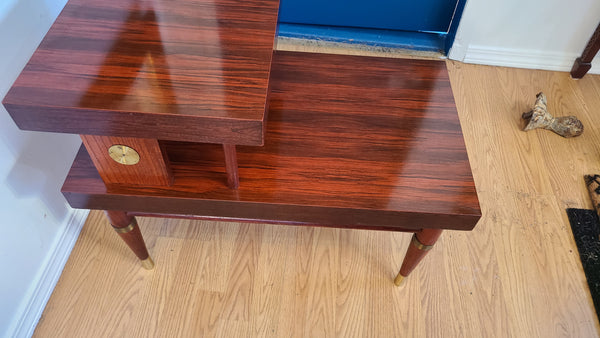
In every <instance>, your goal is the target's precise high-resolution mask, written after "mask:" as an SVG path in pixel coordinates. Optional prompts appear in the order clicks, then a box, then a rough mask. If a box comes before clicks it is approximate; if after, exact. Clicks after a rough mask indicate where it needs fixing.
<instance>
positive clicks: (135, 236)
mask: <svg viewBox="0 0 600 338" xmlns="http://www.w3.org/2000/svg"><path fill="white" fill-rule="evenodd" d="M104 212H105V213H106V217H107V218H108V221H109V222H110V224H111V225H112V227H113V229H115V231H116V232H117V233H118V234H119V236H120V237H121V239H123V241H125V243H126V244H127V246H129V248H130V249H131V250H132V251H133V253H135V255H136V256H137V257H138V258H139V259H140V260H141V261H142V266H143V267H144V268H145V269H147V270H152V269H153V268H154V261H152V258H151V257H150V254H149V253H148V249H147V248H146V243H144V238H143V237H142V233H141V232H140V228H139V226H138V224H137V220H136V219H135V217H133V216H130V215H127V213H126V212H124V211H115V210H106V211H104Z"/></svg>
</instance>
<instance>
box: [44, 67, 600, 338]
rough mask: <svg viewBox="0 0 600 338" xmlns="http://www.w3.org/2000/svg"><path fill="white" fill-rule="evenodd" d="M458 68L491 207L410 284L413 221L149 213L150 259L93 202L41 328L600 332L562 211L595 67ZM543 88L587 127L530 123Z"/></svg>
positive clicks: (73, 333) (581, 144)
mask: <svg viewBox="0 0 600 338" xmlns="http://www.w3.org/2000/svg"><path fill="white" fill-rule="evenodd" d="M448 67H449V71H450V78H451V80H452V87H453V90H454V95H455V97H456V104H457V106H458V111H459V114H460V119H461V123H462V127H463V131H464V135H465V140H466V145H467V149H468V152H469V156H470V160H471V165H472V168H473V175H474V177H475V182H476V185H477V188H478V192H479V198H480V202H481V207H482V211H483V215H484V216H483V218H482V219H481V221H480V223H479V225H478V226H477V227H476V228H475V230H474V231H472V232H445V233H444V234H443V235H442V238H441V239H440V241H439V242H438V244H437V246H436V247H435V248H434V250H432V252H431V253H430V255H429V257H427V258H426V259H425V261H424V262H423V263H422V264H421V265H420V266H419V267H418V268H417V269H416V270H415V271H414V272H413V274H412V275H411V276H410V278H409V279H408V280H407V282H406V284H405V285H404V286H403V287H401V288H396V287H395V286H394V285H393V283H392V279H393V278H394V275H395V273H396V272H397V270H398V269H399V267H400V263H401V261H402V258H403V255H404V252H405V250H406V247H407V245H408V243H409V240H410V235H409V234H394V233H389V232H377V231H359V230H335V229H323V228H301V227H281V226H272V225H256V224H238V223H218V222H204V221H188V220H174V219H151V218H142V219H140V226H141V228H142V232H143V233H144V235H145V238H146V240H147V243H148V246H149V249H150V251H151V253H152V255H153V257H154V259H155V261H156V263H157V266H156V269H155V270H154V271H145V270H142V269H140V267H139V265H138V263H137V261H136V258H135V257H134V255H133V254H131V253H130V252H129V250H128V249H127V248H126V247H125V245H124V244H123V243H122V242H121V241H120V239H119V238H118V237H117V235H116V234H114V233H113V231H112V230H111V229H110V227H109V226H108V224H107V222H106V220H105V218H104V217H103V215H101V214H99V213H97V212H93V213H92V214H91V215H90V218H89V220H88V222H87V224H86V226H85V227H84V229H83V231H82V233H81V236H80V238H79V241H78V242H77V245H76V246H75V249H74V250H73V253H72V255H71V258H70V259H69V262H68V263H67V266H66V268H65V270H64V272H63V275H62V277H61V279H60V282H59V283H58V285H57V287H56V289H55V291H54V293H53V295H52V298H51V299H50V302H49V303H48V306H47V307H46V310H45V311H44V314H43V316H42V319H41V320H40V323H39V325H38V327H37V330H36V332H35V336H37V337H201V336H221V337H250V336H271V337H288V336H293V337H296V336H304V337H332V336H340V337H352V336H369V337H401V336H402V337H563V336H566V337H594V336H598V333H599V332H600V331H599V328H600V327H599V325H598V320H597V319H596V315H595V312H594V308H593V305H592V301H591V298H590V295H589V291H588V289H587V286H586V282H585V276H584V274H583V270H582V267H581V263H580V261H579V258H578V254H577V249H576V247H575V243H574V240H573V237H572V234H571V230H570V228H569V223H568V221H567V217H566V214H565V208H567V207H588V208H591V203H590V202H589V200H588V196H587V192H586V190H585V186H584V184H583V179H582V176H583V175H584V174H587V173H600V130H599V129H600V124H599V123H598V121H599V119H600V108H599V107H600V76H593V75H587V76H586V77H585V78H584V79H582V80H579V81H575V80H572V79H570V78H569V76H568V74H567V73H557V72H546V71H534V70H518V69H509V68H499V67H487V66H475V65H465V64H461V63H457V62H448ZM540 90H542V91H544V92H545V93H546V94H547V96H548V100H549V109H550V110H551V112H553V113H554V114H555V115H570V114H575V115H577V116H578V117H579V118H580V119H581V120H582V121H583V124H584V125H585V128H586V129H585V132H584V134H583V135H582V136H581V137H579V138H575V139H563V138H561V137H560V136H557V135H555V134H553V133H551V132H549V131H539V130H537V131H532V132H528V133H524V132H522V131H520V128H521V122H520V115H521V113H522V112H523V111H525V110H527V109H528V108H529V107H530V106H531V105H532V103H533V102H534V99H535V94H536V93H537V92H538V91H540Z"/></svg>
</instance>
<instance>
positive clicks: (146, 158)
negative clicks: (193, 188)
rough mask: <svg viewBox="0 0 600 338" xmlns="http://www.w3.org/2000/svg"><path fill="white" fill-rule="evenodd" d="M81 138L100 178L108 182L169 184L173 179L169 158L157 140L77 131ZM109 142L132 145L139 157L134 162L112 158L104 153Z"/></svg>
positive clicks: (106, 152)
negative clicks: (124, 162)
mask: <svg viewBox="0 0 600 338" xmlns="http://www.w3.org/2000/svg"><path fill="white" fill-rule="evenodd" d="M81 140H82V141H83V145H84V146H85V148H86V150H87V152H88V154H89V155H90V158H91V160H92V162H93V163H94V165H95V167H96V169H97V170H98V174H99V175H100V177H101V178H102V181H104V183H105V184H106V185H108V186H110V185H119V184H128V185H144V186H169V185H171V184H172V183H173V174H172V172H171V168H170V165H169V162H168V161H169V159H168V158H167V157H166V154H165V153H164V152H163V149H162V146H161V145H160V143H159V142H158V140H154V139H139V138H134V137H112V136H95V135H81ZM113 145H126V146H128V147H130V148H133V149H134V150H135V151H136V152H137V153H138V154H139V155H140V161H139V162H138V163H137V164H135V165H123V164H121V163H117V162H115V161H114V160H113V159H112V158H111V157H110V156H109V154H108V149H109V148H110V147H111V146H113Z"/></svg>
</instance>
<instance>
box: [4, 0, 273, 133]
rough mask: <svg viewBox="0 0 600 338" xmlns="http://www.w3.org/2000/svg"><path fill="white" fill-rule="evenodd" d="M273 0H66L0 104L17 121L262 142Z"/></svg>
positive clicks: (30, 126)
mask: <svg viewBox="0 0 600 338" xmlns="http://www.w3.org/2000/svg"><path fill="white" fill-rule="evenodd" d="M277 11H278V1H277V0H244V1H238V0H215V1H211V0H178V1H169V0H104V1H86V0H70V1H69V2H68V4H67V5H66V7H65V8H64V10H63V11H62V13H61V14H60V16H59V17H58V19H57V20H56V22H55V24H54V25H53V26H52V28H51V29H50V31H49V32H48V34H47V35H46V37H45V39H44V40H43V42H42V43H41V45H40V47H39V48H38V50H37V51H36V52H35V54H34V55H33V57H32V58H31V60H30V61H29V63H28V64H27V66H26V67H25V69H24V71H23V72H22V74H21V75H20V76H19V78H18V79H17V81H16V82H15V84H14V85H13V87H12V89H11V90H10V91H9V93H8V94H7V96H6V98H5V99H4V101H3V103H4V105H5V107H6V109H7V110H8V112H9V113H10V114H11V116H12V118H13V119H14V120H15V122H16V123H17V125H18V126H19V127H20V128H21V129H27V130H38V131H52V132H65V133H74V134H91V135H106V136H123V137H140V138H159V139H165V140H179V141H193V142H215V143H230V144H246V145H261V144H262V143H263V135H264V130H263V123H264V119H265V102H266V97H267V88H268V78H269V70H270V64H271V58H272V51H273V43H274V37H275V30H276V23H277Z"/></svg>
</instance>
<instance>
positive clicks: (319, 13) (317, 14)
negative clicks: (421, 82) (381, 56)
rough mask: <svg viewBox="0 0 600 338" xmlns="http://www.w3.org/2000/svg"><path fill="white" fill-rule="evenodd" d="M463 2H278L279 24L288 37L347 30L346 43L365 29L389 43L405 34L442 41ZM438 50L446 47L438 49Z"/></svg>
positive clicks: (456, 19) (379, 0) (342, 0)
mask: <svg viewBox="0 0 600 338" xmlns="http://www.w3.org/2000/svg"><path fill="white" fill-rule="evenodd" d="M464 2H465V1H464V0H460V1H459V0H370V1H359V0H320V1H318V0H281V3H280V11H279V22H280V23H281V24H282V25H280V27H281V26H282V28H283V32H284V34H288V33H289V31H290V30H291V31H292V32H293V31H302V32H303V33H306V32H310V31H313V32H315V35H319V31H324V29H325V32H331V31H335V32H337V33H334V34H338V35H344V30H347V31H348V32H350V33H348V36H347V37H346V40H351V41H355V39H353V38H350V37H352V36H355V35H356V33H357V32H358V33H359V34H358V35H360V31H361V30H364V31H365V32H367V34H369V32H370V34H377V35H381V34H383V35H386V34H388V35H389V37H390V40H394V39H397V37H398V36H402V34H403V33H408V34H404V35H406V36H407V37H409V39H410V38H411V37H415V36H416V35H415V34H412V35H411V33H419V34H429V35H431V40H432V41H442V42H444V41H443V40H446V38H447V35H448V33H449V32H450V35H452V29H451V26H455V25H458V21H459V20H458V19H459V18H460V14H461V13H462V8H463V7H464ZM453 19H455V20H453ZM328 28H329V30H327V29H328ZM332 29H333V30H332ZM280 30H281V29H280ZM374 32H375V33H374ZM327 34H329V33H327ZM291 35H293V34H291ZM304 35H307V34H304ZM308 35H310V34H308ZM316 38H319V36H316ZM451 38H452V39H453V37H452V36H451ZM384 39H385V37H384ZM337 40H340V41H341V40H344V37H343V36H340V39H337ZM359 40H360V38H359ZM355 42H356V41H355ZM359 42H360V41H359ZM411 43H412V42H410V41H409V42H408V44H411ZM438 47H439V46H438ZM448 47H449V46H448ZM436 48H437V47H436ZM438 49H442V50H443V49H447V48H445V46H441V48H438Z"/></svg>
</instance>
